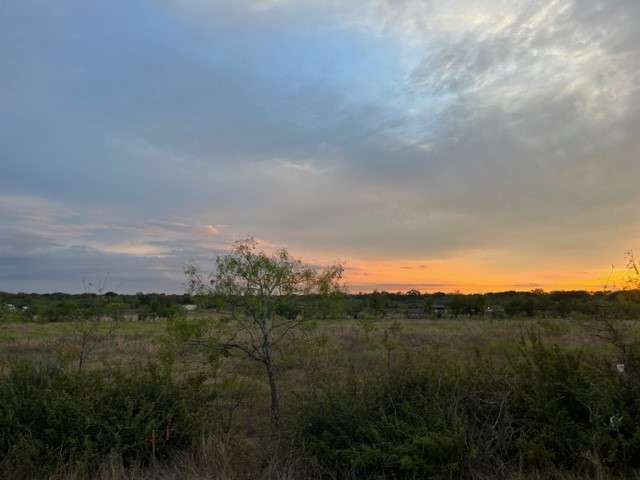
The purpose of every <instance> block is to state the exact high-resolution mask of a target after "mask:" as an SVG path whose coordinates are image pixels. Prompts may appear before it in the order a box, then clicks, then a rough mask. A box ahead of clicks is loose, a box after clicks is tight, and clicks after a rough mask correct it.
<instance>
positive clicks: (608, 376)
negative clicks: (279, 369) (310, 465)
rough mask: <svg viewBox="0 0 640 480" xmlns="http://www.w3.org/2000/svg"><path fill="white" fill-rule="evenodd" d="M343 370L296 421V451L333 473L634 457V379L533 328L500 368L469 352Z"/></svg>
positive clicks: (463, 471)
mask: <svg viewBox="0 0 640 480" xmlns="http://www.w3.org/2000/svg"><path fill="white" fill-rule="evenodd" d="M348 380H349V379H345V382H346V383H345V385H348V383H351V384H352V385H351V386H341V387H340V386H338V387H336V386H334V387H333V388H331V389H329V390H328V391H326V393H325V394H324V395H322V396H321V397H319V398H312V399H309V401H308V402H307V403H305V404H304V405H303V408H302V413H301V419H300V420H299V421H300V425H302V431H301V432H300V438H301V439H303V448H304V454H306V455H307V456H309V457H311V458H312V459H313V460H314V461H315V462H316V463H317V465H318V467H319V469H320V470H321V471H322V473H323V474H324V475H326V476H328V477H330V478H398V479H399V478H472V477H474V476H481V477H482V476H483V475H484V476H495V477H498V478H501V477H504V476H507V474H508V472H513V470H514V469H515V470H518V471H522V472H530V473H532V474H533V475H534V476H536V475H542V476H546V475H550V474H551V473H552V472H556V473H557V472H568V473H569V474H570V475H576V476H578V477H580V478H584V477H589V478H591V477H593V478H604V477H606V476H614V477H618V476H619V477H621V478H624V477H629V476H630V475H632V474H633V472H634V471H635V469H637V468H639V467H640V400H639V399H640V383H639V382H635V381H633V378H632V377H630V376H629V375H621V374H619V373H618V372H617V371H616V370H615V369H614V368H612V365H611V363H610V362H609V361H608V360H607V359H606V358H596V357H589V358H586V357H585V356H584V355H583V354H582V353H581V352H579V351H575V350H569V349H562V348H560V347H558V346H546V345H544V344H543V343H542V342H541V341H540V339H539V338H538V337H537V336H535V335H533V334H531V335H530V336H529V337H528V338H527V339H526V340H523V342H522V344H521V350H520V352H519V354H517V355H515V356H514V357H513V358H511V359H510V360H509V362H508V364H507V365H505V366H504V367H502V368H492V366H491V365H488V364H485V363H483V362H482V361H481V360H480V359H478V360H477V362H476V363H474V364H471V365H468V366H466V367H465V366H462V367H461V366H460V365H454V364H440V365H433V366H431V367H430V368H428V369H424V370H408V371H405V372H404V374H399V373H398V372H395V374H393V375H390V376H389V377H388V378H386V377H385V378H382V379H380V380H364V381H363V380H356V379H355V378H352V379H351V382H348ZM500 472H502V474H501V473H500Z"/></svg>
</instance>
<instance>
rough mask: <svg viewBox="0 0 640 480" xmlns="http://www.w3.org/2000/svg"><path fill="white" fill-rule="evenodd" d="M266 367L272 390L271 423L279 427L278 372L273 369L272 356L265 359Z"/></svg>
mask: <svg viewBox="0 0 640 480" xmlns="http://www.w3.org/2000/svg"><path fill="white" fill-rule="evenodd" d="M264 368H265V369H266V370H267V377H269V389H270V390H271V425H273V427H274V428H278V425H279V424H280V405H279V403H278V388H277V385H276V374H275V372H274V370H273V362H272V361H271V356H268V357H267V358H265V359H264Z"/></svg>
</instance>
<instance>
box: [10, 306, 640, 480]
mask: <svg viewBox="0 0 640 480" xmlns="http://www.w3.org/2000/svg"><path fill="white" fill-rule="evenodd" d="M215 320H216V319H215V318H214V317H213V316H210V317H207V316H203V315H201V314H200V315H193V314H190V316H189V317H186V318H181V319H180V320H166V319H162V320H146V321H130V320H129V321H119V322H115V321H112V320H108V319H101V320H100V321H88V320H87V321H74V322H58V323H37V322H7V323H3V324H2V331H1V333H0V359H1V366H2V371H3V372H4V373H5V375H11V373H12V372H13V371H18V366H19V365H24V364H26V363H28V364H30V365H32V367H31V368H35V369H36V370H38V371H45V372H54V373H52V374H53V375H57V374H62V373H63V374H64V375H67V376H69V377H70V378H75V377H76V376H79V375H81V376H95V377H99V376H103V375H110V373H109V372H117V374H116V377H115V378H123V379H124V381H125V382H126V381H127V380H126V379H127V372H132V373H131V375H132V378H133V377H134V376H135V375H134V372H135V371H138V370H140V368H143V369H144V366H145V365H149V364H155V365H160V366H161V367H162V368H165V369H166V370H167V371H170V380H167V379H165V380H163V381H167V382H174V383H172V384H171V385H174V384H175V385H182V387H180V388H186V387H184V385H194V384H197V387H198V389H199V390H198V391H199V393H198V394H203V395H205V396H206V398H207V400H206V401H203V402H201V403H200V405H199V406H198V409H199V411H198V418H197V419H196V420H197V422H196V423H197V428H195V430H194V431H193V432H192V434H191V436H190V437H189V438H185V440H184V442H183V444H182V445H180V446H179V447H178V448H174V447H173V446H172V445H171V444H170V442H166V445H164V447H166V450H167V453H166V455H157V454H156V453H155V450H154V451H153V452H152V451H151V449H152V448H153V449H155V448H156V446H155V443H154V444H153V445H150V444H149V442H148V438H147V437H148V435H149V432H140V433H138V434H136V435H138V437H139V438H138V441H139V443H140V446H139V448H138V450H136V455H137V456H136V457H135V458H137V460H136V461H134V460H131V459H129V460H123V457H122V458H121V457H118V455H117V453H118V452H117V451H116V450H117V449H114V451H115V453H114V454H115V457H114V456H113V455H110V456H109V455H105V456H104V458H102V459H100V461H99V462H97V463H96V461H95V455H94V457H91V458H93V459H94V460H93V461H92V462H93V463H92V462H88V460H87V459H86V458H84V457H82V456H81V455H80V457H82V458H81V460H78V458H79V457H78V458H76V457H73V455H72V456H71V457H69V458H67V459H63V460H64V462H58V464H57V465H58V466H57V467H56V468H57V471H58V473H51V472H47V471H44V470H42V471H38V472H34V471H29V470H28V469H26V470H24V473H23V475H24V477H25V478H31V477H32V476H34V477H38V475H40V476H41V477H42V478H82V477H83V476H88V477H92V478H93V477H95V476H96V475H100V476H101V477H102V478H105V479H115V478H194V479H196V478H334V477H335V478H338V477H340V478H387V475H388V478H394V477H398V476H400V477H403V478H492V472H493V475H495V476H497V477H499V478H542V477H544V478H547V476H548V475H551V474H553V475H554V476H555V477H556V478H616V477H617V476H632V475H635V462H636V461H638V460H639V459H638V458H637V457H638V447H637V445H636V442H637V440H636V435H637V433H636V432H637V430H638V427H637V426H636V424H635V420H634V421H633V422H631V423H628V424H627V425H626V427H625V428H627V429H628V432H626V431H625V433H624V438H623V435H622V433H620V431H618V432H615V431H612V430H611V428H610V427H611V426H610V425H609V424H608V423H609V420H610V418H609V417H612V414H613V413H616V412H617V410H616V409H618V410H619V409H620V407H619V406H614V405H613V404H614V403H615V402H619V401H621V399H620V398H618V397H620V396H624V395H631V394H633V392H635V391H636V388H637V387H636V384H635V383H632V382H629V383H627V384H620V379H619V378H618V377H619V376H620V374H619V373H617V372H616V365H617V364H619V363H621V362H623V361H624V360H625V357H626V361H627V363H628V365H627V372H626V373H625V375H627V374H629V372H630V370H629V369H630V368H631V367H632V365H631V364H632V363H633V362H634V361H635V357H633V355H634V352H635V351H634V350H633V347H634V346H635V340H634V339H635V338H636V335H637V332H638V328H637V325H636V322H635V321H622V320H620V321H615V322H614V321H609V322H604V323H603V322H602V321H595V320H588V319H587V320H585V319H582V320H570V319H561V318H552V319H550V318H508V319H506V318H503V319H487V318H466V317H465V318H449V319H433V318H430V319H407V318H401V317H398V318H393V317H391V318H366V319H362V320H353V319H351V320H314V321H311V322H308V323H306V324H305V329H304V330H303V331H302V330H301V331H295V332H293V334H292V335H291V336H290V337H287V338H286V339H283V340H282V341H281V342H279V343H278V345H277V348H276V366H277V379H278V388H279V392H280V397H281V409H282V419H283V422H282V425H281V427H280V428H279V429H278V430H277V431H274V430H273V428H272V426H271V425H270V415H269V386H268V383H267V380H266V377H265V373H264V368H263V365H262V364H260V363H259V362H255V361H252V360H250V359H247V358H245V356H244V355H240V354H238V353H232V352H226V351H225V352H220V351H215V349H214V350H212V349H210V348H208V345H207V344H206V343H203V342H195V341H192V340H191V339H190V338H189V333H188V332H189V331H190V330H189V328H190V325H192V324H197V325H199V326H200V327H205V330H206V329H207V328H208V327H207V326H208V325H209V323H211V324H213V323H215ZM207 331H208V334H207V335H208V336H209V338H210V337H211V331H209V330H207ZM185 332H186V333H185ZM200 332H202V330H200ZM616 335H618V336H616ZM229 353H231V354H229ZM227 355H228V356H227ZM545 369H548V370H549V371H548V372H545V371H544V370H545ZM596 370H597V371H596ZM79 371H80V372H79ZM56 372H58V373H56ZM605 376H606V378H604V377H605ZM167 378H169V377H167ZM630 378H631V377H630ZM536 382H538V383H539V385H538V386H537V387H536V386H534V384H535V383H536ZM558 382H560V383H562V385H560V386H558V385H559V384H558ZM634 382H635V380H634ZM603 385H604V387H603ZM596 387H597V388H598V389H600V390H603V389H605V390H607V389H610V390H611V395H608V394H607V392H600V393H598V392H596V391H595V390H594V391H591V390H589V388H593V389H595V388H596ZM74 388H76V387H74ZM92 388H94V389H95V387H92ZM433 389H437V393H434V390H433ZM563 389H564V390H563ZM567 389H568V390H567ZM520 390H521V391H520ZM565 390H566V391H565ZM587 390H588V391H587ZM90 391H91V390H90ZM471 391H473V392H475V393H473V394H470V392H471ZM203 392H204V393H203ZM558 392H564V393H558ZM569 393H570V394H571V395H574V396H575V398H574V400H575V401H576V402H578V407H576V408H578V409H579V410H580V412H579V413H577V414H576V415H577V417H578V418H574V416H573V413H572V412H571V411H568V410H567V408H568V407H567V406H566V405H562V408H559V410H558V411H555V410H553V408H551V407H548V405H547V403H548V402H556V403H557V402H558V401H559V399H563V398H566V397H568V396H570V395H569ZM88 395H89V394H88ZM156 395H160V394H159V393H158V394H156ZM416 395H417V396H416ZM425 395H426V396H425ZM545 395H546V396H545ZM547 397H548V398H547ZM601 397H602V398H601ZM512 399H513V400H512ZM154 402H156V401H155V400H154ZM416 402H417V403H416ZM508 402H513V407H510V408H512V409H513V412H511V413H509V415H511V417H509V415H507V413H506V412H507V407H506V405H507V403H508ZM537 402H538V403H537ZM585 402H586V403H588V405H587V407H585V408H587V409H588V410H589V411H591V412H592V413H591V414H588V415H589V418H588V419H587V420H586V425H584V424H583V423H584V422H585V420H584V418H582V416H583V415H584V412H583V410H584V408H582V406H580V405H579V404H580V403H585ZM156 404H157V402H156V403H154V405H156ZM390 405H391V407H390ZM398 405H403V407H402V408H404V409H406V410H407V412H408V413H407V412H405V413H404V414H402V413H398V412H396V411H395V409H396V408H400V407H398ZM545 405H547V407H544V406H545ZM605 406H606V407H605ZM489 407H490V408H489ZM64 408H67V407H66V406H65V407H64ZM171 408H175V407H171ZM389 408H393V410H394V413H393V415H391V414H390V412H389ZM496 408H498V409H497V410H496ZM540 408H542V409H543V410H544V408H549V411H551V412H552V413H553V415H552V416H551V417H549V418H547V417H545V415H546V413H545V415H543V413H544V412H542V413H541V412H540V411H539V409H540ZM554 408H555V407H554ZM605 408H606V409H609V410H611V411H596V410H598V409H605ZM634 408H635V407H634ZM412 409H413V410H412ZM487 409H488V410H487ZM414 410H415V411H414ZM614 410H615V411H614ZM436 411H437V412H439V417H438V416H436V417H434V418H433V419H431V420H430V422H431V423H428V424H425V423H424V422H425V421H426V420H424V419H425V418H429V415H431V414H433V413H434V412H436ZM429 412H431V413H429ZM524 413H527V414H531V415H533V417H535V418H533V419H532V420H531V425H529V424H526V425H525V423H526V422H525V421H524V420H522V419H520V418H519V417H517V416H518V415H524ZM345 415H347V417H348V419H349V420H348V421H346V420H345V418H347V417H344V416H345ZM482 415H488V418H484V417H482ZM632 415H635V410H634V409H633V408H629V409H628V412H625V414H624V417H625V418H627V419H628V417H630V416H632ZM619 416H623V414H620V415H619ZM565 417H566V418H565ZM132 418H134V417H132ZM135 418H137V417H135ZM371 418H372V419H374V420H375V421H373V422H372V423H370V424H369V423H367V422H369V421H370V420H369V419H371ZM390 418H393V422H394V425H396V424H397V425H396V426H397V428H396V427H394V429H392V430H390V429H389V427H388V425H385V423H384V422H385V421H391V420H390ZM411 418H413V420H411ZM596 418H597V419H598V422H600V423H599V424H598V425H597V428H594V427H593V425H594V422H595V423H598V422H596V421H595V419H596ZM616 418H617V416H616ZM378 420H380V421H382V423H378ZM489 420H490V424H489V425H483V422H484V423H486V422H489ZM561 420H562V421H566V422H567V425H566V426H565V427H566V429H567V431H562V432H560V433H557V437H558V438H557V439H556V438H551V437H553V435H556V434H555V433H553V432H550V431H549V425H548V423H549V422H559V421H561ZM471 421H473V422H475V423H473V424H472V423H470V422H471ZM627 421H628V420H627ZM303 422H305V423H303ZM314 422H315V423H314ZM318 422H320V423H322V424H323V426H322V427H318V428H320V431H318V430H314V428H315V426H312V425H316V424H317V423H318ZM323 422H327V423H326V424H324V423H323ZM336 422H337V423H336ZM344 422H346V423H344ZM350 422H352V423H350ZM353 422H355V423H353ZM416 422H417V423H416ZM571 422H573V423H571ZM145 425H148V424H145ZM400 425H402V428H400V427H399V426H400ZM84 428H86V427H84ZM140 428H147V429H148V428H151V427H148V426H147V427H144V426H143V427H140ZM157 428H158V429H159V430H160V427H157ZM165 428H169V427H165ZM350 429H352V430H350ZM398 429H400V430H398ZM572 429H573V430H572ZM576 429H577V430H576ZM574 430H575V431H574ZM398 431H402V432H403V433H402V435H404V436H402V435H401V436H400V437H398V435H399V433H398ZM538 431H540V434H539V435H538V436H536V435H537V433H536V432H538ZM552 433H553V435H552ZM155 434H156V433H155V430H153V435H154V438H155ZM575 435H578V436H584V438H582V439H581V442H586V447H585V445H582V444H581V445H579V446H577V447H576V448H575V449H572V448H570V449H568V450H567V451H564V450H563V447H561V446H559V445H557V443H558V442H560V441H562V440H563V439H566V438H567V436H568V437H569V438H573V436H575ZM134 437H135V436H134ZM347 437H348V438H347ZM587 437H588V438H587ZM589 438H592V440H589ZM399 445H402V446H403V448H402V450H401V451H400V450H398V451H397V452H396V451H394V450H393V449H394V448H396V449H397V447H398V446H399ZM114 447H115V445H114ZM329 447H331V448H330V449H329V450H327V448H329ZM416 449H418V450H416ZM334 450H335V451H334ZM623 450H624V452H623ZM389 451H393V455H391V454H389V455H390V456H389V457H388V458H386V457H385V455H386V452H389ZM336 452H340V453H339V455H338V454H336ZM416 452H418V453H416ZM419 452H422V453H419ZM425 452H431V454H426V453H425ZM422 457H425V458H431V459H432V460H431V462H432V463H429V462H426V463H425V461H424V458H422ZM61 458H62V457H61ZM381 458H382V459H383V460H379V459H381ZM384 458H386V460H384ZM483 458H484V460H483ZM19 460H20V459H19V458H18V459H17V460H16V459H13V460H12V461H14V462H18V461H19ZM65 462H66V463H65ZM83 462H85V463H83ZM87 462H88V463H87ZM385 462H386V463H385ZM394 462H395V463H394ZM488 465H489V467H488ZM5 467H6V465H5ZM23 467H24V466H22V467H21V468H23ZM96 469H97V470H96ZM60 472H62V473H60ZM96 472H97V473H96ZM399 472H400V473H399ZM52 475H53V476H52ZM55 475H58V476H57V477H56V476H55Z"/></svg>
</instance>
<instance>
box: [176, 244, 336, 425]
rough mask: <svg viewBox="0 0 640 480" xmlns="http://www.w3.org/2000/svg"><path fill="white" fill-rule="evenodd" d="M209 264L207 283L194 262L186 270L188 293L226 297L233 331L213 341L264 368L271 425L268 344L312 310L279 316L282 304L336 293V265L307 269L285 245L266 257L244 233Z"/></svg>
mask: <svg viewBox="0 0 640 480" xmlns="http://www.w3.org/2000/svg"><path fill="white" fill-rule="evenodd" d="M215 266H216V269H215V273H214V274H212V275H211V276H210V277H209V280H210V281H209V282H205V281H204V279H203V276H202V275H201V274H200V270H199V268H198V266H197V265H194V264H191V265H189V266H188V267H187V268H186V270H185V274H186V275H187V278H188V289H189V293H190V294H192V295H202V294H211V293H212V294H215V295H217V296H220V297H222V298H223V299H224V300H225V301H226V306H227V308H228V313H229V315H230V316H231V317H232V319H233V320H234V330H233V331H232V332H230V334H229V335H228V336H227V338H224V339H216V340H215V343H216V345H217V347H219V348H220V349H222V350H224V351H227V350H230V349H235V350H239V351H241V352H243V353H244V354H245V355H246V356H247V357H249V358H251V359H253V360H255V361H258V362H260V363H261V364H262V365H263V366H264V368H265V372H266V375H267V379H268V381H269V389H270V393H271V421H272V424H273V426H274V427H277V426H278V423H279V420H280V407H279V401H278V388H277V379H276V369H275V361H274V345H277V344H278V342H280V341H281V340H282V339H283V338H285V337H286V336H288V335H290V334H291V333H292V332H293V331H294V330H295V329H297V328H299V327H300V325H301V323H302V322H304V321H305V320H306V319H308V318H309V315H310V314H311V313H312V312H309V310H308V309H300V313H299V314H297V315H295V316H292V315H285V314H284V311H286V310H287V308H283V307H284V306H288V305H291V304H292V303H293V301H294V300H296V299H298V298H301V297H306V298H308V297H311V296H315V297H317V298H324V297H331V296H336V295H338V294H340V293H342V286H341V285H340V279H341V278H342V271H343V268H342V265H340V264H336V265H332V266H329V267H327V268H324V269H320V268H317V267H311V266H308V265H304V264H303V263H302V261H301V260H298V259H295V258H293V257H292V256H291V255H290V254H289V252H288V251H287V250H285V249H280V250H278V251H276V252H275V253H274V254H271V255H270V254H267V253H265V252H264V251H260V250H258V243H257V242H256V240H255V239H254V238H253V237H251V236H249V237H244V238H240V239H239V240H237V241H236V242H235V243H234V244H233V247H232V249H231V251H230V252H229V253H226V254H223V255H218V256H217V258H216V260H215Z"/></svg>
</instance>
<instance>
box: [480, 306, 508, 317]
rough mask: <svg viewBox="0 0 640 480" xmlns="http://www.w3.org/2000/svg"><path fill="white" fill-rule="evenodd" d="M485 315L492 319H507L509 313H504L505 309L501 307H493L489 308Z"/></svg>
mask: <svg viewBox="0 0 640 480" xmlns="http://www.w3.org/2000/svg"><path fill="white" fill-rule="evenodd" d="M484 314H485V315H486V316H488V317H492V318H506V317H507V312H505V311H504V307H502V306H500V305H492V306H490V307H487V308H486V309H485V311H484Z"/></svg>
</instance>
